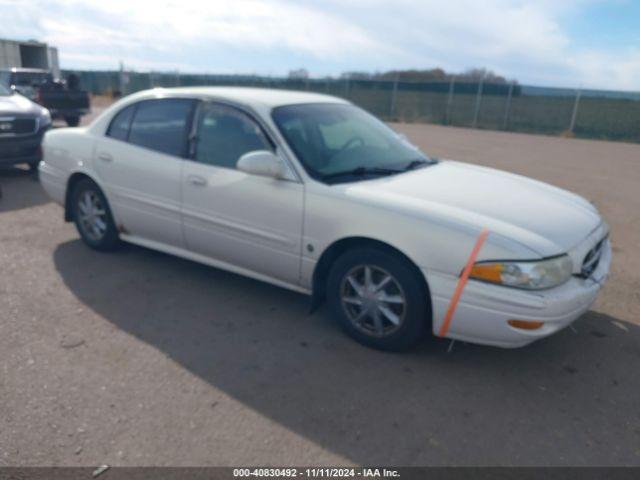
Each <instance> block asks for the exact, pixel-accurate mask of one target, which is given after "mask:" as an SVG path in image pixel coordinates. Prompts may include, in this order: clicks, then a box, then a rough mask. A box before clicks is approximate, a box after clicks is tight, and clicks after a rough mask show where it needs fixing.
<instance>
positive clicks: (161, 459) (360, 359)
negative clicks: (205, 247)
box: [0, 125, 640, 466]
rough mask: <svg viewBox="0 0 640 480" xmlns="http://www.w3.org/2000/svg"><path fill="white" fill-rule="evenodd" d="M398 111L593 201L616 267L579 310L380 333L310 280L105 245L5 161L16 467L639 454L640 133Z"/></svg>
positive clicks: (464, 151)
mask: <svg viewBox="0 0 640 480" xmlns="http://www.w3.org/2000/svg"><path fill="white" fill-rule="evenodd" d="M394 127H396V128H397V129H398V130H400V131H402V132H404V133H406V134H407V135H408V136H409V137H410V138H411V139H412V140H413V141H414V142H415V143H417V144H418V145H420V146H421V147H423V149H424V150H425V151H427V152H429V153H431V154H433V155H435V156H440V157H443V158H455V159H458V160H462V161H467V162H473V163H478V164H483V165H490V166H494V167H498V168H502V169H505V170H509V171H512V172H517V173H521V174H524V175H528V176H531V177H534V178H537V179H540V180H544V181H547V182H550V183H553V184H555V185H558V186H560V187H564V188H568V189H570V190H573V191H575V192H577V193H580V194H582V195H584V196H585V197H587V198H589V199H590V200H592V201H593V202H595V204H596V205H597V206H598V208H599V209H600V211H601V212H602V214H603V215H604V216H605V218H606V219H607V221H608V222H609V223H610V225H611V229H612V233H611V238H612V241H613V245H614V260H613V270H612V276H611V279H610V281H609V283H608V284H607V285H606V287H605V289H604V291H603V292H602V294H601V296H600V298H599V299H598V301H597V303H596V304H595V305H594V307H593V309H592V310H591V311H590V312H588V313H587V314H586V315H584V316H583V317H582V318H581V319H579V320H578V321H577V322H576V323H575V328H574V329H566V330H564V331H562V332H560V333H559V334H557V335H555V336H553V337H550V338H548V339H545V340H543V341H540V342H537V343H535V344H533V345H531V346H528V347H525V348H523V349H518V350H501V349H496V348H490V347H480V346H473V345H467V344H463V343H456V345H455V346H454V349H453V351H452V352H451V353H447V347H448V342H446V341H441V340H430V341H425V342H424V344H423V345H422V346H421V347H420V348H418V349H417V350H415V351H413V352H411V353H408V354H403V355H394V354H385V353H380V352H377V351H373V350H369V349H366V348H363V347H361V346H359V345H357V344H355V343H354V342H352V341H351V340H349V339H348V338H346V337H345V336H344V335H343V334H342V333H341V331H340V330H339V329H338V327H337V325H335V324H334V322H333V321H332V320H331V319H330V317H329V315H328V312H327V311H326V310H325V309H323V310H321V311H319V312H317V313H315V314H313V315H309V314H308V300H307V298H306V297H304V296H302V295H298V294H295V293H291V292H288V291H285V290H281V289H278V288H276V287H272V286H269V285H266V284H263V283H260V282H257V281H253V280H249V279H246V278H243V277H239V276H237V275H233V274H230V273H226V272H223V271H220V270H216V269H213V268H208V267H205V266H202V265H198V264H195V263H191V262H188V261H185V260H180V259H177V258H173V257H170V256H167V255H164V254H160V253H156V252H153V251H150V250H146V249H143V248H138V247H134V246H127V247H125V248H123V249H122V250H120V251H118V252H117V253H113V254H100V253H97V252H94V251H91V250H89V249H88V248H86V247H85V246H84V245H83V244H82V243H81V242H80V241H79V240H78V235H77V234H76V232H75V230H74V228H73V226H72V225H70V224H66V223H64V222H63V221H62V209H61V208H60V207H59V206H57V205H54V204H52V203H51V202H49V200H48V199H47V198H46V196H45V194H44V192H43V191H42V189H41V187H40V186H39V184H38V183H37V181H36V180H35V179H34V177H33V176H31V175H29V174H28V173H27V172H26V171H25V170H21V169H12V170H7V171H2V172H0V185H1V186H2V189H3V192H4V197H3V198H2V200H0V465H85V466H89V465H99V464H105V463H106V464H109V465H329V464H369V465H370V464H376V465H640V408H639V407H640V369H639V368H638V365H640V273H639V272H640V252H639V251H638V246H639V244H640V192H639V188H640V145H631V144H623V143H607V142H598V141H585V140H572V139H563V138H552V137H544V136H533V135H518V134H507V133H499V132H489V131H477V130H476V131H474V130H466V129H457V128H445V127H439V126H431V125H395V126H394ZM505 201H507V200H505Z"/></svg>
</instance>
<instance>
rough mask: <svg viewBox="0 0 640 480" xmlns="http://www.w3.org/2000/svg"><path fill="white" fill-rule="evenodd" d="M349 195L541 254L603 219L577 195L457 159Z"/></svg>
mask: <svg viewBox="0 0 640 480" xmlns="http://www.w3.org/2000/svg"><path fill="white" fill-rule="evenodd" d="M347 193H348V195H350V196H354V197H366V198H367V200H368V201H374V202H382V203H384V206H385V207H387V208H389V207H390V208H393V209H396V210H399V211H403V212H404V213H413V214H418V215H426V216H427V217H428V218H431V219H440V220H441V221H444V222H453V223H454V224H457V225H459V226H463V227H464V226H472V227H475V228H487V229H489V230H490V231H491V232H493V233H497V234H499V235H502V236H504V237H507V238H508V239H510V240H512V241H516V242H518V243H520V244H523V245H524V246H526V247H528V248H529V249H530V250H533V251H534V252H536V253H538V254H539V255H541V256H543V257H546V256H553V255H558V254H561V253H566V252H567V251H569V250H570V249H571V248H572V247H574V246H576V245H577V244H579V243H580V242H581V241H582V240H584V239H585V238H586V237H587V236H588V235H589V234H590V233H591V232H593V231H594V230H595V229H596V228H597V227H598V226H599V225H600V223H601V222H602V219H601V217H600V215H599V214H598V212H597V210H596V209H595V207H593V205H591V204H590V203H589V202H588V201H587V200H585V199H584V198H582V197H580V196H578V195H576V194H573V193H571V192H568V191H566V190H562V189H560V188H557V187H553V186H551V185H549V184H546V183H543V182H539V181H536V180H532V179H530V178H526V177H522V176H520V175H515V174H511V173H507V172H503V171H500V170H495V169H492V168H486V167H479V166H476V165H470V164H466V163H461V162H454V161H440V162H439V163H438V164H436V165H433V166H430V167H425V168H421V169H418V170H414V171H411V172H407V173H404V174H399V175H393V176H389V177H385V178H381V179H376V180H372V181H363V182H358V183H353V184H350V187H349V188H348V191H347ZM381 206H382V205H381Z"/></svg>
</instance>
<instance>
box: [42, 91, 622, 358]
mask: <svg viewBox="0 0 640 480" xmlns="http://www.w3.org/2000/svg"><path fill="white" fill-rule="evenodd" d="M43 148H44V159H43V161H42V163H41V164H40V180H41V182H42V185H43V186H44V188H45V190H46V191H47V192H48V194H49V195H50V196H51V198H53V199H54V200H55V201H57V202H58V203H60V204H61V205H63V206H64V210H65V214H64V216H65V220H67V221H73V222H75V224H76V226H77V229H78V231H79V233H80V236H81V237H82V239H83V240H84V242H86V244H87V245H89V246H90V247H92V248H94V249H97V250H112V249H114V248H116V247H117V246H118V245H119V243H120V242H121V241H123V240H124V241H127V242H131V243H135V244H138V245H142V246H145V247H148V248H153V249H157V250H161V251H163V252H167V253H170V254H174V255H178V256H180V257H184V258H187V259H191V260H194V261H197V262H201V263H205V264H208V265H211V266H214V267H218V268H222V269H226V270H229V271H232V272H236V273H239V274H242V275H246V276H249V277H252V278H256V279H259V280H263V281H265V282H270V283H273V284H276V285H279V286H281V287H284V288H289V289H292V290H295V291H298V292H302V293H305V294H309V295H312V302H313V305H314V306H315V305H318V304H319V303H320V302H321V301H323V300H324V299H326V300H327V302H328V303H329V305H330V306H331V308H332V310H333V312H334V314H335V316H336V317H337V318H338V319H339V321H340V323H341V324H342V325H343V327H344V328H345V330H346V331H347V332H348V333H349V334H350V335H351V336H353V337H354V338H355V339H356V340H358V341H359V342H361V343H363V344H366V345H369V346H372V347H376V348H381V349H387V350H402V349H405V348H407V347H409V346H411V345H413V344H415V343H416V342H417V341H418V340H419V339H420V338H421V337H422V336H423V334H424V333H425V332H427V331H431V332H433V334H435V335H437V336H441V337H447V338H451V339H459V340H464V341H468V342H474V343H481V344H487V345H495V346H500V347H519V346H523V345H526V344H528V343H530V342H532V341H534V340H537V339H539V338H542V337H546V336H548V335H550V334H552V333H554V332H557V331H558V330H560V329H562V328H563V327H566V326H567V325H569V324H570V323H571V322H573V321H574V320H575V319H576V318H578V317H579V316H580V315H582V314H583V313H584V312H585V311H587V310H588V309H589V307H590V305H591V304H592V303H593V301H594V300H595V298H596V295H597V293H598V291H599V290H600V288H601V286H602V284H603V282H604V281H605V280H606V277H607V275H608V272H609V266H610V262H611V247H610V243H609V239H608V226H607V224H606V223H605V222H604V221H603V219H602V218H601V217H600V215H599V214H598V212H597V211H596V209H595V208H594V207H593V205H591V204H590V203H589V202H588V201H586V200H585V199H583V198H581V197H579V196H578V195H575V194H572V193H569V192H567V191H563V190H561V189H558V188H555V187H553V186H550V185H547V184H544V183H541V182H538V181H534V180H531V179H527V178H524V177H521V176H518V175H513V174H509V173H506V172H501V171H498V170H493V169H489V168H483V167H478V166H472V165H468V164H465V163H459V162H454V161H449V160H438V159H435V158H431V157H429V156H427V155H426V154H425V153H423V152H421V151H420V150H418V149H417V148H416V147H415V146H413V145H412V144H411V143H409V142H408V141H407V140H406V139H405V138H403V137H402V136H400V135H398V134H396V133H395V132H394V131H393V130H391V129H390V128H389V127H387V126H386V125H385V124H384V123H382V122H380V121H379V120H377V119H376V118H374V117H373V116H371V115H369V114H368V113H366V112H365V111H363V110H361V109H360V108H358V107H356V106H354V105H352V104H351V103H349V102H347V101H345V100H342V99H339V98H334V97H329V96H325V95H319V94H311V93H303V92H290V91H282V90H265V89H249V88H204V87H202V88H178V89H154V90H149V91H145V92H140V93H137V94H134V95H131V96H129V97H126V98H124V99H122V100H120V101H119V102H117V103H115V104H114V105H113V106H111V107H110V108H109V109H107V110H106V111H105V112H104V113H102V115H100V116H99V117H98V118H97V119H96V120H95V121H94V122H93V123H92V124H91V125H90V126H88V127H86V128H67V129H58V130H55V131H50V132H48V133H47V134H46V137H45V140H44V144H43Z"/></svg>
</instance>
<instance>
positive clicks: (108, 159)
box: [98, 152, 113, 162]
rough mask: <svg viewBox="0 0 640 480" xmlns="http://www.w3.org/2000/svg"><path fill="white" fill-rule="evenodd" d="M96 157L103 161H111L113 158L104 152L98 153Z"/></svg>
mask: <svg viewBox="0 0 640 480" xmlns="http://www.w3.org/2000/svg"><path fill="white" fill-rule="evenodd" d="M98 158H99V159H100V160H102V161H103V162H111V161H112V160H113V157H112V156H111V155H110V154H108V153H105V152H102V153H101V154H100V155H98Z"/></svg>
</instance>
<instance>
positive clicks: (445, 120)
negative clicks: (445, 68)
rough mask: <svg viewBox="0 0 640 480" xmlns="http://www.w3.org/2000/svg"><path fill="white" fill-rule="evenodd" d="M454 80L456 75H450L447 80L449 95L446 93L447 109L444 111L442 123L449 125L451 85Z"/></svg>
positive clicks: (451, 101) (451, 98)
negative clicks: (449, 78)
mask: <svg viewBox="0 0 640 480" xmlns="http://www.w3.org/2000/svg"><path fill="white" fill-rule="evenodd" d="M455 82H456V77H454V76H453V75H452V76H451V80H449V95H447V107H446V108H447V109H446V111H445V112H444V124H445V125H449V123H450V122H451V105H452V104H453V86H454V84H455Z"/></svg>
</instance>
